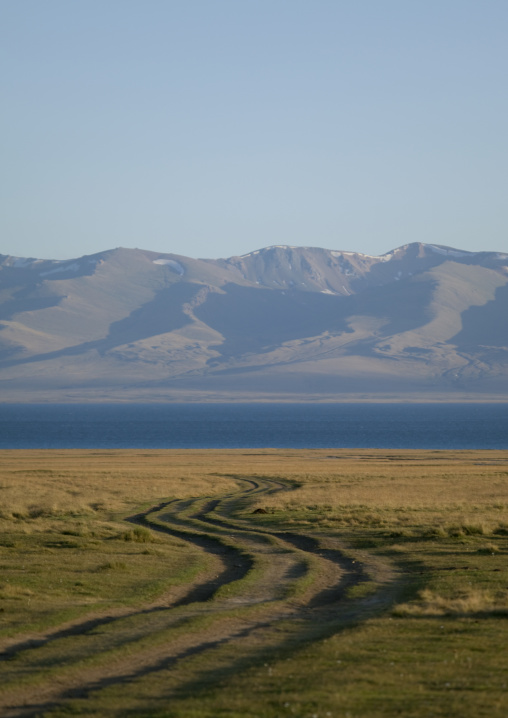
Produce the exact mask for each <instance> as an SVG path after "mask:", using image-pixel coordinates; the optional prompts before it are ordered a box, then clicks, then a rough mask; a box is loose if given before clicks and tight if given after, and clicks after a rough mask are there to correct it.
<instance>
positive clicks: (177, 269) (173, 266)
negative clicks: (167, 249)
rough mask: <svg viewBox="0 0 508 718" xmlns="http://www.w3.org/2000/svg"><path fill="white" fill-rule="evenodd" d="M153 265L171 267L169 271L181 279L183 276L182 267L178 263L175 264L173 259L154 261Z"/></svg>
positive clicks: (183, 270)
mask: <svg viewBox="0 0 508 718" xmlns="http://www.w3.org/2000/svg"><path fill="white" fill-rule="evenodd" d="M153 263H154V264H161V265H165V266H168V267H171V269H173V270H174V271H175V272H176V273H177V274H179V275H180V276H181V277H183V275H184V274H185V269H184V268H183V267H182V265H181V264H180V262H177V261H175V260H174V259H154V260H153Z"/></svg>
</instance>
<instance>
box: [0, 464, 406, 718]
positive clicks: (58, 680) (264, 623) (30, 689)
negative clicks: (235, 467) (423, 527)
mask: <svg viewBox="0 0 508 718" xmlns="http://www.w3.org/2000/svg"><path fill="white" fill-rule="evenodd" d="M237 484H238V485H239V490H238V491H237V492H233V493H229V494H226V495H223V496H221V497H219V498H217V497H209V498H203V497H201V498H198V499H185V500H175V501H171V502H168V503H163V504H160V505H158V506H155V507H152V508H151V509H150V510H148V511H146V512H144V513H141V514H137V515H135V516H132V517H130V518H129V519H128V520H129V521H131V522H133V523H136V524H141V525H144V526H148V527H149V528H150V529H151V530H154V531H158V532H161V533H165V534H169V535H171V536H173V537H176V538H178V539H179V540H183V541H187V542H189V543H192V544H194V545H195V546H196V547H198V548H199V549H200V550H202V551H204V552H206V553H207V555H208V561H207V566H208V567H209V568H208V570H207V572H206V573H203V574H201V575H200V576H199V578H198V579H197V580H196V581H195V582H194V583H193V584H192V585H190V586H187V587H181V588H180V589H176V588H175V589H174V591H173V592H172V594H171V595H169V596H163V597H161V599H159V601H158V602H156V603H153V604H150V605H145V606H140V607H138V608H137V609H134V610H132V609H129V610H124V611H122V612H119V613H117V614H109V615H107V616H98V617H91V618H88V619H86V620H83V621H80V622H76V623H73V624H70V625H66V626H61V627H59V628H57V629H55V630H53V631H51V632H47V633H45V634H43V635H40V636H36V637H30V639H26V640H20V641H18V642H17V643H15V644H11V645H10V646H8V647H7V648H6V649H5V650H4V651H3V653H1V654H0V659H1V660H2V661H4V662H3V664H2V673H3V679H2V682H3V684H4V692H3V694H2V696H1V698H0V710H1V711H2V712H1V715H3V716H5V717H6V718H11V717H12V718H18V717H22V716H23V717H28V716H40V715H43V714H46V713H48V714H50V713H51V710H52V709H55V708H65V706H66V705H67V703H68V702H70V701H73V703H74V706H73V709H72V712H73V713H75V714H76V713H77V714H79V708H76V705H77V703H78V704H79V699H87V700H88V701H90V699H93V697H94V696H96V697H97V696H98V695H99V693H100V691H104V690H106V689H109V688H110V687H112V686H115V685H116V686H124V687H125V691H126V693H125V694H126V696H127V695H128V694H129V692H130V695H131V696H132V700H134V698H135V697H136V691H137V690H138V692H141V693H142V691H140V689H139V687H140V686H142V685H144V684H143V681H146V680H147V679H148V680H149V679H150V678H154V679H155V678H157V677H160V676H161V675H162V674H164V676H165V684H164V685H165V694H164V696H165V699H167V700H170V699H171V695H175V694H176V693H177V692H178V694H179V695H180V696H181V695H184V694H186V693H187V694H190V693H192V692H193V693H194V694H195V693H197V692H199V690H200V688H201V687H203V686H205V685H207V684H209V683H210V682H213V681H214V680H215V679H216V678H218V677H219V676H220V677H222V678H224V676H227V675H228V674H230V673H234V672H237V671H239V670H242V669H243V668H247V667H249V666H252V665H256V664H258V663H260V662H262V661H264V660H266V659H267V658H268V657H269V656H271V655H273V654H274V652H276V653H277V655H281V654H283V653H284V652H290V651H291V650H293V649H294V648H297V647H301V646H302V645H304V644H305V643H307V642H311V641H315V640H319V639H321V638H324V637H326V636H329V635H331V634H333V633H336V632H337V631H340V630H342V629H343V628H344V627H345V626H347V625H350V624H351V622H352V621H354V622H355V623H358V622H359V621H361V620H362V619H364V618H366V617H368V616H371V615H373V614H374V613H375V612H378V611H381V610H383V609H384V608H386V607H387V606H389V605H390V604H391V603H392V601H393V598H394V594H395V592H396V590H397V586H398V582H399V579H398V577H397V575H396V572H395V571H394V569H393V568H392V567H391V566H390V565H389V564H387V563H386V564H382V563H380V562H379V561H374V560H371V559H370V558H369V556H368V555H367V554H362V553H361V552H357V553H356V554H355V555H353V554H352V553H351V551H349V550H348V551H347V552H345V550H344V547H342V546H341V544H340V542H339V541H338V539H337V538H335V537H334V536H331V535H328V536H325V535H323V534H319V535H318V534H316V535H312V534H303V533H287V532H283V531H277V530H274V529H271V528H268V527H267V525H263V522H262V520H261V521H259V520H258V518H259V517H254V516H251V514H252V511H251V510H249V507H251V508H252V502H253V501H254V500H256V501H257V500H258V499H259V498H260V497H262V496H263V495H268V494H271V493H273V492H277V491H287V490H289V488H290V487H289V486H288V485H286V484H284V483H283V482H281V481H277V480H271V479H258V478H253V479H249V480H247V479H245V480H241V481H240V480H237ZM246 510H247V513H246ZM248 514H249V515H248ZM240 515H241V516H243V518H239V516H240ZM246 516H247V518H246ZM265 523H266V522H265ZM366 581H370V588H371V590H370V592H369V593H368V595H367V596H366V597H365V598H362V599H357V600H354V599H352V598H348V593H349V592H350V589H351V588H352V587H353V586H355V585H357V584H359V583H361V582H366ZM4 669H5V670H4ZM41 677H42V679H41ZM9 681H11V682H12V685H13V686H14V684H16V688H14V687H13V688H12V689H11V690H10V689H9V687H8V686H9ZM21 683H22V684H23V688H22V689H20V687H19V686H20V684H21ZM76 702H77V703H76ZM112 714H115V713H112ZM115 715H116V714H115ZM118 715H122V709H121V708H119V712H118Z"/></svg>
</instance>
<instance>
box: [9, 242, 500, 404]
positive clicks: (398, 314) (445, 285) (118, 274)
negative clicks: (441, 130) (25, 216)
mask: <svg viewBox="0 0 508 718" xmlns="http://www.w3.org/2000/svg"><path fill="white" fill-rule="evenodd" d="M506 310H508V254H504V253H500V252H487V251H481V252H468V251H465V250H460V249H456V248H453V247H446V246H442V245H434V244H423V243H410V244H406V245H403V246H402V247H398V248H396V249H394V250H391V251H390V252H387V253H385V254H383V255H380V256H372V255H367V254H362V253H357V252H349V251H340V250H328V249H322V248H319V247H295V246H291V245H274V246H271V247H265V248H262V249H258V250H254V251H252V252H249V253H247V254H244V255H241V256H233V257H229V258H219V259H193V258H190V257H185V256H183V255H178V254H173V253H162V252H153V251H150V250H140V249H125V248H116V249H110V250H105V251H104V252H99V253H97V254H93V255H85V256H83V257H79V258H75V259H69V260H48V259H37V258H22V257H21V258H20V257H12V256H8V255H0V389H1V394H0V397H1V400H3V401H18V400H19V401H27V400H33V399H34V397H35V398H36V399H37V400H41V401H48V400H52V401H53V400H54V401H57V400H63V401H74V400H75V401H78V400H79V401H81V400H83V401H92V400H115V401H121V400H136V401H141V400H148V401H154V400H165V401H171V400H198V401H199V400H207V401H210V400H221V401H222V400H240V399H241V400H270V399H273V400H281V399H282V400H317V401H321V400H322V401H330V400H337V401H339V400H360V399H361V400H402V401H415V400H443V399H444V398H446V397H448V398H450V397H451V398H455V399H457V400H468V399H469V400H481V399H482V398H483V399H489V400H490V399H499V400H505V398H506V397H508V328H507V322H506V319H505V317H506V316H507V313H506Z"/></svg>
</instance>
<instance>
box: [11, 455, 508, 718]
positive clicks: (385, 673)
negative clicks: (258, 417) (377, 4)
mask: <svg viewBox="0 0 508 718" xmlns="http://www.w3.org/2000/svg"><path fill="white" fill-rule="evenodd" d="M0 462H1V463H0V497H1V504H0V529H1V536H0V565H1V574H0V659H1V661H0V678H1V681H0V714H1V715H3V716H13V717H14V716H48V717H49V716H51V718H56V717H57V716H58V717H60V716H67V715H70V714H72V715H83V716H106V715H107V716H146V717H148V716H150V717H152V716H153V717H159V718H163V717H168V718H169V717H175V718H176V717H178V718H180V717H183V718H205V717H207V718H211V717H212V716H213V717H215V716H219V717H220V716H228V717H230V718H231V717H235V716H246V717H251V716H252V718H254V716H256V717H258V718H265V717H266V718H279V716H293V715H294V716H309V717H310V716H318V717H320V718H323V717H324V716H333V717H336V716H337V717H338V716H341V717H344V718H345V717H346V716H350V717H351V718H353V717H362V718H363V717H374V716H394V715H403V716H415V717H417V716H418V717H420V716H422V717H423V716H450V717H451V716H461V718H462V717H468V716H471V718H472V717H473V716H474V717H475V718H476V717H477V716H493V717H496V716H499V718H501V716H502V717H503V718H504V717H505V716H506V715H507V714H508V699H507V695H508V692H507V688H508V677H507V675H508V674H507V669H508V656H507V651H506V643H507V639H508V630H507V618H508V567H507V562H506V556H507V553H508V498H507V497H508V454H507V453H506V452H487V451H482V452H480V451H478V452H474V451H471V452H430V451H428V452H422V451H421V452H412V451H399V452H397V451H381V450H380V451H349V450H340V451H337V450H332V451H324V450H323V451H284V450H267V451H248V452H247V451H25V452H22V451H3V452H0Z"/></svg>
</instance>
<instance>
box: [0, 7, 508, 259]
mask: <svg viewBox="0 0 508 718" xmlns="http://www.w3.org/2000/svg"><path fill="white" fill-rule="evenodd" d="M507 33H508V2H506V0H382V1H381V0H72V1H71V0H44V2H42V0H0V95H1V101H2V108H3V109H2V111H1V112H0V143H1V157H2V160H1V162H0V236H1V242H0V253H1V254H11V255H15V256H22V257H39V258H53V259H67V258H71V257H79V256H82V255H84V254H93V253H95V252H100V251H104V250H107V249H112V248H114V247H120V246H121V247H138V248H141V249H150V250H153V251H157V252H168V253H175V254H181V255H184V256H190V257H229V256H233V255H241V254H245V253H247V252H249V251H252V250H255V249H259V248H261V247H265V246H269V245H273V244H289V245H297V246H314V247H325V248H328V249H337V250H348V251H357V252H363V253H365V254H374V255H378V254H383V253H385V252H388V251H389V250H391V249H393V248H395V247H398V246H401V245H403V244H407V243H409V242H428V243H432V244H441V245H447V246H452V247H458V248H461V249H466V250H470V251H481V250H492V251H501V252H506V251H508V201H507V188H508V131H507V128H508V90H507V88H508V85H507V77H508V43H507V41H506V38H507Z"/></svg>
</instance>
